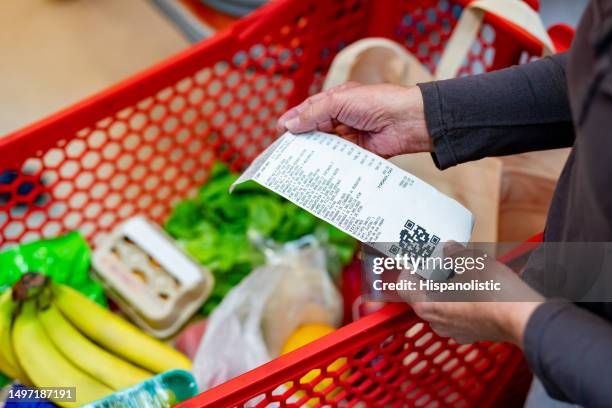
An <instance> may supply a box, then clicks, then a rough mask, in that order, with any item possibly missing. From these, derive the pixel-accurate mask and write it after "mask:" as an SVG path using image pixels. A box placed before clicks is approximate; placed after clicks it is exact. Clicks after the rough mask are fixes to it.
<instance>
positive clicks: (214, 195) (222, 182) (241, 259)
mask: <svg viewBox="0 0 612 408" xmlns="http://www.w3.org/2000/svg"><path fill="white" fill-rule="evenodd" d="M237 178H238V175H237V174H236V173H233V172H231V171H230V169H229V168H228V167H227V166H226V165H225V164H223V163H219V162H218V163H215V164H214V165H213V168H212V170H211V175H210V178H209V179H208V181H207V183H206V184H204V185H203V186H202V187H201V188H200V191H199V192H198V194H197V195H196V197H194V198H192V199H187V200H184V201H182V202H180V203H179V204H178V205H177V206H176V207H175V208H174V210H173V211H172V214H170V217H169V218H168V219H167V220H166V223H165V225H164V227H165V229H166V231H168V233H170V235H172V236H173V237H174V238H175V239H177V240H178V241H179V243H180V244H181V245H182V246H183V247H184V248H185V249H186V251H187V252H188V253H189V254H191V256H193V257H194V258H195V259H197V260H198V262H200V263H201V264H203V265H205V266H206V267H207V268H208V269H210V270H211V272H212V273H213V274H214V275H215V279H216V283H215V287H214V289H213V292H212V294H211V296H210V298H209V299H208V301H207V302H206V304H205V305H204V308H203V312H204V313H205V314H209V313H210V312H211V311H212V310H213V309H214V307H216V306H217V305H218V304H219V303H220V302H221V300H222V299H223V297H224V296H225V295H226V294H227V292H229V291H230V290H231V288H232V287H234V286H235V285H237V284H238V283H239V282H240V281H241V280H242V278H244V277H245V276H246V275H247V274H248V273H249V272H250V271H251V270H252V269H254V268H255V267H257V266H258V265H261V264H262V263H263V262H264V261H265V257H264V255H263V254H262V253H261V252H260V251H259V250H258V249H257V248H255V247H254V245H253V244H252V243H251V241H249V239H248V234H249V233H251V232H256V233H258V234H260V235H261V236H263V237H266V238H271V239H273V240H274V241H277V242H287V241H292V240H295V239H298V238H301V237H303V236H304V235H307V234H315V235H316V236H317V237H318V238H319V239H321V240H322V241H323V242H326V243H327V244H328V247H329V249H330V252H331V253H332V254H333V255H334V256H335V257H336V258H337V259H338V262H339V264H340V266H341V265H345V264H346V263H348V262H349V261H350V260H351V259H352V257H353V254H354V251H355V241H354V239H353V238H351V237H350V236H349V235H347V234H345V233H343V232H342V231H340V230H338V229H336V228H334V227H333V226H331V225H329V224H327V223H326V222H324V221H322V220H319V219H318V218H316V217H314V216H313V215H312V214H310V213H308V212H307V211H304V210H302V209H301V208H299V207H298V206H296V205H294V204H292V203H290V202H289V201H287V200H285V199H284V198H282V197H280V196H279V195H277V194H275V193H273V192H271V191H269V190H267V189H266V188H264V187H262V186H260V185H259V184H257V183H255V182H253V181H250V182H247V183H243V184H240V185H239V186H238V187H237V188H236V189H235V190H234V192H233V193H232V194H231V195H230V193H229V188H230V186H231V185H232V183H233V182H234V181H235V180H236V179H237Z"/></svg>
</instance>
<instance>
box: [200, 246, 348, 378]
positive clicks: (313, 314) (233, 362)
mask: <svg viewBox="0 0 612 408" xmlns="http://www.w3.org/2000/svg"><path fill="white" fill-rule="evenodd" d="M325 264H326V260H325V253H324V251H323V249H322V248H321V247H320V246H319V245H318V243H317V241H316V240H314V239H313V238H305V239H302V240H300V241H296V242H294V243H289V244H286V245H284V246H283V247H282V249H281V250H280V251H270V253H269V254H268V261H267V263H266V265H263V266H261V267H259V268H257V269H255V270H254V271H252V272H251V273H250V274H249V275H248V276H247V277H246V278H244V279H243V280H242V282H240V284H238V285H237V286H236V287H234V288H233V289H232V290H231V291H230V292H229V293H228V294H227V296H226V297H225V298H224V299H223V302H221V304H220V305H219V306H218V307H217V308H216V309H215V311H214V312H213V313H212V315H211V316H210V318H209V321H208V325H207V328H206V332H205V334H204V338H203V339H202V343H201V344H200V347H199V348H198V351H197V353H196V356H195V360H194V365H193V372H194V375H195V377H196V380H197V381H198V384H199V386H200V387H201V388H202V389H209V388H211V387H214V386H215V385H218V384H221V383H223V382H225V381H227V380H229V379H231V378H234V377H236V376H238V375H240V374H242V373H244V372H246V371H249V370H251V369H253V368H255V367H257V366H259V365H262V364H264V363H266V362H268V361H269V360H270V359H272V358H274V357H277V356H278V354H279V353H280V350H281V348H282V346H283V345H284V343H285V341H286V340H287V338H288V337H289V335H290V334H291V333H293V332H294V331H295V330H296V329H297V328H298V327H299V326H301V325H303V324H309V323H321V324H328V325H330V326H338V325H339V323H340V321H341V318H342V301H341V297H340V294H339V293H338V291H337V289H336V288H335V286H334V284H333V282H332V281H331V279H330V277H329V274H328V273H327V270H326V268H325Z"/></svg>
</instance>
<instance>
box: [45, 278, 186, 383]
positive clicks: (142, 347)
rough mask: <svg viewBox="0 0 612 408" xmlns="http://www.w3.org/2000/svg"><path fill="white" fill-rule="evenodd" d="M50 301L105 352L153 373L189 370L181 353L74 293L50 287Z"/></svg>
mask: <svg viewBox="0 0 612 408" xmlns="http://www.w3.org/2000/svg"><path fill="white" fill-rule="evenodd" d="M53 295H54V297H53V302H54V304H55V305H56V306H57V307H58V308H59V309H60V311H61V312H62V314H63V315H64V316H66V317H67V318H68V320H69V321H70V322H72V324H74V325H75V326H76V327H77V329H79V330H80V331H81V332H82V333H84V334H85V335H86V336H87V337H89V338H90V339H91V340H93V341H95V342H96V343H98V344H99V345H101V346H102V347H104V348H106V349H107V350H109V351H111V352H113V353H114V354H117V355H119V356H121V357H123V358H125V359H126V360H129V361H131V362H132V363H134V364H137V365H139V366H141V367H143V368H146V369H147V370H150V371H153V372H154V373H161V372H164V371H167V370H170V369H173V368H182V369H185V370H190V369H191V361H189V359H188V358H187V357H186V356H185V355H184V354H182V353H180V352H178V351H177V350H175V349H173V348H172V347H170V346H168V345H166V344H164V343H162V342H161V341H159V340H157V339H154V338H153V337H150V336H148V335H146V334H145V333H143V332H142V331H141V330H140V329H138V328H137V327H135V326H133V325H132V324H130V323H128V322H127V321H126V320H124V319H122V318H121V317H119V316H118V315H116V314H114V313H112V312H110V311H108V310H106V309H104V308H102V307H100V306H98V305H97V304H96V303H94V302H93V301H91V300H89V299H88V298H86V297H85V296H83V295H82V294H80V293H79V292H77V291H76V290H74V289H72V288H70V287H68V286H64V285H53Z"/></svg>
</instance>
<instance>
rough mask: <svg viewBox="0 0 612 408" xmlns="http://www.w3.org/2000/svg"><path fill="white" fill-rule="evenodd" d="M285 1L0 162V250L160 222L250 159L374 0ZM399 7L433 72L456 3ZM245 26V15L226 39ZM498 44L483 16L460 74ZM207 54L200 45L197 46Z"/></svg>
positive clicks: (358, 33)
mask: <svg viewBox="0 0 612 408" xmlns="http://www.w3.org/2000/svg"><path fill="white" fill-rule="evenodd" d="M288 3H291V4H290V5H287V6H286V7H279V10H277V18H275V19H274V21H270V24H269V25H266V24H261V21H262V20H263V18H260V19H259V21H258V20H257V19H253V20H254V21H255V22H257V23H259V24H254V25H255V26H256V27H255V29H254V30H253V32H252V33H251V34H250V35H249V36H245V39H243V40H242V41H236V40H235V39H234V38H232V36H227V37H225V38H224V40H225V41H221V40H219V43H221V44H222V45H223V46H219V43H217V44H216V45H218V46H217V47H216V48H215V47H212V46H211V47H210V50H212V49H213V48H214V49H215V50H216V51H215V53H216V54H217V55H216V56H215V58H208V60H207V61H206V62H204V58H203V59H202V63H200V64H198V62H197V59H194V58H192V60H193V62H190V64H189V66H188V67H184V69H183V71H184V75H182V76H181V77H179V78H178V79H177V80H175V81H173V82H171V83H169V84H164V85H163V86H161V85H160V86H159V87H157V88H156V87H155V84H152V80H150V81H149V82H148V83H147V78H144V79H141V82H142V83H143V84H145V85H146V87H147V88H149V89H151V90H152V91H151V92H150V93H149V94H145V96H144V97H142V98H141V99H139V100H136V101H135V102H133V103H129V104H126V103H122V101H121V98H122V95H121V92H119V93H118V94H114V95H113V96H112V97H107V98H106V99H104V98H100V100H98V102H99V103H98V105H99V106H100V109H99V112H100V113H105V114H104V115H99V117H98V118H96V120H91V118H89V117H88V118H84V117H79V111H78V110H76V111H74V114H73V115H72V117H73V119H74V120H73V122H74V123H75V124H76V123H80V125H81V126H80V127H79V128H77V129H76V130H75V131H73V132H69V133H66V134H60V135H58V134H53V135H52V136H53V138H54V140H53V141H52V143H50V144H49V145H48V146H47V148H46V149H41V150H38V151H36V153H35V154H33V155H23V157H15V156H13V155H10V157H7V158H6V162H5V158H3V162H2V166H1V168H2V169H1V170H0V248H2V247H6V246H7V245H10V244H15V243H18V242H25V241H30V240H33V239H38V238H49V237H54V236H57V235H58V234H61V233H64V232H66V231H69V230H73V229H78V230H80V231H81V232H82V233H83V234H84V235H85V236H86V237H87V238H88V239H89V240H90V241H92V242H93V243H94V244H95V243H96V242H99V240H100V239H102V238H103V237H104V234H105V233H106V232H108V231H109V230H110V229H112V227H113V226H115V225H116V224H117V223H118V222H120V221H122V220H125V219H126V218H128V217H130V216H132V215H134V214H138V213H146V214H148V215H149V216H150V217H151V218H153V219H154V220H157V221H161V220H163V218H164V217H165V216H166V215H167V214H168V213H169V211H170V209H171V207H172V205H173V204H174V203H176V202H177V201H178V200H180V199H181V198H183V197H185V196H187V195H190V194H193V193H195V191H196V189H197V187H198V186H199V185H201V184H202V183H203V182H204V181H205V180H206V176H207V172H208V168H209V167H210V165H211V163H212V162H213V161H214V160H217V159H221V160H225V161H229V162H231V163H232V164H233V166H234V168H237V169H239V168H241V167H243V166H244V165H245V164H246V163H248V162H249V161H250V160H252V159H253V158H254V157H255V156H256V155H257V154H258V153H259V152H260V151H261V150H262V149H263V148H264V147H266V146H267V145H269V144H270V143H271V142H272V140H273V139H274V138H275V137H276V136H277V132H276V130H275V122H276V118H277V117H278V116H279V115H280V113H282V112H283V111H284V110H286V109H287V108H288V107H289V105H290V104H293V103H296V102H298V101H299V100H301V99H302V98H304V97H305V96H307V95H308V94H312V93H314V92H317V91H318V90H319V89H320V88H321V85H322V81H323V79H324V78H325V73H326V71H327V69H328V67H329V65H330V64H331V61H332V60H333V58H334V56H335V55H336V54H337V52H338V51H339V50H340V49H342V48H343V47H344V46H346V45H347V44H349V43H351V42H353V41H355V40H357V39H359V38H363V37H365V36H366V35H367V28H368V18H369V13H368V10H370V9H369V8H370V7H372V6H373V4H374V3H373V2H367V1H365V0H344V1H343V0H334V1H331V2H328V3H326V5H325V7H315V4H314V3H311V2H288ZM395 7H396V9H397V11H399V12H398V13H395V12H394V13H393V18H394V19H395V20H396V23H395V25H394V27H395V28H392V27H389V31H390V33H391V32H392V36H394V38H395V39H396V40H397V41H398V42H400V43H402V44H403V45H405V46H406V47H407V49H409V50H410V51H411V52H413V53H414V54H415V55H417V56H418V57H419V58H420V59H421V61H422V62H423V63H424V64H425V65H426V66H428V67H429V68H430V69H432V70H433V69H434V67H435V64H436V63H437V61H438V60H439V58H440V55H441V53H442V51H443V49H444V46H445V44H446V41H447V40H448V37H449V35H450V33H451V32H452V29H453V27H454V25H455V23H456V21H457V18H458V17H459V15H460V14H461V11H462V6H461V5H460V3H454V2H451V1H449V0H440V1H436V0H419V1H403V2H397V3H395ZM262 15H263V13H262ZM250 28H251V26H249V25H248V24H246V23H245V24H244V26H241V27H239V28H237V29H236V30H235V32H234V33H233V37H236V36H240V35H241V33H242V31H243V30H244V29H246V30H248V29H250ZM495 41H496V32H495V29H494V28H493V27H492V26H491V25H489V24H485V25H484V26H483V29H482V30H481V32H480V35H479V39H478V41H477V42H475V43H474V46H473V47H472V50H471V52H470V54H469V55H468V57H467V58H466V62H465V64H464V65H463V67H462V68H461V70H460V75H466V74H470V73H479V72H483V71H487V70H489V69H490V68H491V67H492V66H493V60H494V58H495ZM219 50H221V51H222V52H219ZM208 51H209V48H207V47H205V46H202V47H201V49H200V51H199V54H201V55H202V56H203V57H204V56H206V53H207V52H208ZM211 52H212V51H211ZM124 93H125V94H126V96H127V94H128V93H129V92H128V91H127V90H126V91H125V92H124ZM81 116H85V115H81ZM68 120H71V119H68ZM40 133H42V132H40ZM38 137H39V138H40V137H43V136H42V135H40V136H38ZM44 137H45V138H46V137H47V135H44ZM15 143H19V141H16V142H15ZM35 143H37V141H35ZM17 150H20V149H17ZM9 163H13V164H12V165H10V164H9Z"/></svg>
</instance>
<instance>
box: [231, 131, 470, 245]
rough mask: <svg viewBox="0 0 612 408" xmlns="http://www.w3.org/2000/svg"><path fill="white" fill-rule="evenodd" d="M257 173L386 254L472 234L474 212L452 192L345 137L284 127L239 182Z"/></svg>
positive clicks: (256, 176)
mask: <svg viewBox="0 0 612 408" xmlns="http://www.w3.org/2000/svg"><path fill="white" fill-rule="evenodd" d="M247 180H254V181H256V182H257V183H259V184H261V185H263V186H264V187H266V188H268V189H270V190H272V191H274V192H276V193H277V194H280V195H281V196H283V197H285V198H286V199H288V200H290V201H292V202H293V203H295V204H297V205H298V206H300V207H302V208H304V209H305V210H307V211H309V212H311V213H312V214H314V215H315V216H317V217H319V218H321V219H323V220H325V221H327V222H328V223H330V224H332V225H334V226H335V227H337V228H339V229H340V230H342V231H344V232H346V233H348V234H350V235H352V236H353V237H354V238H356V239H358V240H359V241H361V242H364V243H368V244H369V245H372V246H374V247H375V248H376V249H378V250H379V251H380V252H382V253H383V254H385V255H387V256H396V255H398V254H399V255H403V254H406V253H408V254H410V255H417V256H431V255H432V254H433V253H434V251H436V252H438V250H439V248H438V247H439V245H438V244H439V243H440V242H445V241H450V240H454V241H457V242H468V241H469V240H470V236H471V232H472V227H473V225H474V217H473V216H472V213H471V212H470V211H469V210H468V209H466V208H465V207H463V206H462V205H461V204H459V203H458V202H457V201H455V200H453V199H452V198H450V197H448V196H446V195H444V194H442V193H441V192H439V191H438V190H436V189H435V188H434V187H432V186H431V185H429V184H427V183H425V182H424V181H422V180H420V179H419V178H417V177H415V176H413V175H412V174H410V173H408V172H406V171H404V170H402V169H400V168H399V167H397V166H395V165H394V164H392V163H390V162H388V161H387V160H385V159H383V158H381V157H379V156H377V155H375V154H373V153H371V152H368V151H367V150H365V149H363V148H361V147H359V146H357V145H355V144H353V143H351V142H349V141H347V140H344V139H342V138H340V137H338V136H334V135H330V134H327V133H322V132H310V133H306V134H302V135H293V134H291V133H289V132H287V133H285V134H284V135H283V136H281V137H280V138H279V139H277V140H276V141H275V142H274V143H273V144H272V145H270V146H269V147H268V148H267V149H266V150H265V151H264V152H263V153H261V154H260V155H259V156H258V157H257V158H256V159H255V160H254V161H253V163H252V164H251V166H250V167H249V168H248V169H247V170H246V171H245V172H244V173H243V174H242V175H241V176H240V178H239V179H238V180H237V181H236V182H235V183H234V185H232V189H233V188H234V186H235V185H236V184H240V183H242V182H244V181H247Z"/></svg>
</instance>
